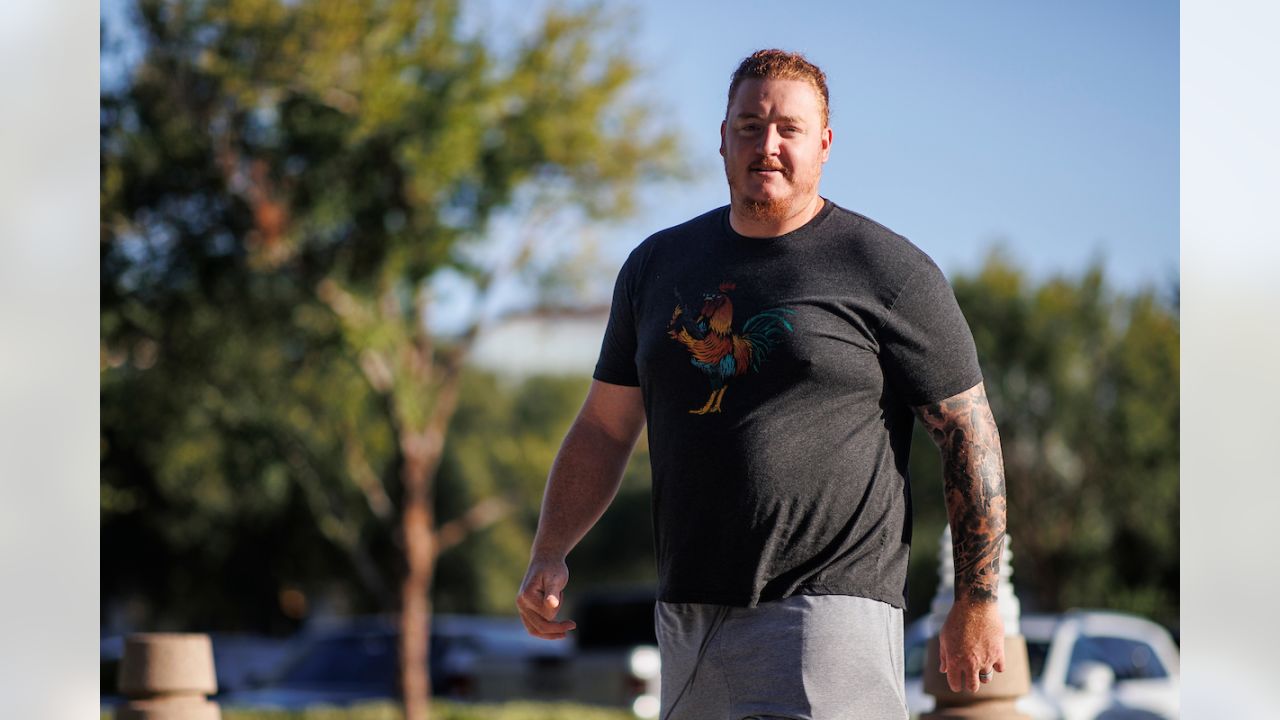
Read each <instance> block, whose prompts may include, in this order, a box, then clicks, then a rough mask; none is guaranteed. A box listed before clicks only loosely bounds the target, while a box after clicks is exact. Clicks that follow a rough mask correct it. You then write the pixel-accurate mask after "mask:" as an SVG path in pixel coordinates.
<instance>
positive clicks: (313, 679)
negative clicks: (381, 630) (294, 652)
mask: <svg viewBox="0 0 1280 720" xmlns="http://www.w3.org/2000/svg"><path fill="white" fill-rule="evenodd" d="M396 663H397V654H396V642H395V637H394V636H392V635H361V636H351V635H348V636H344V637H332V638H323V639H320V640H318V641H316V642H315V643H314V644H313V645H311V646H310V647H309V648H308V650H307V652H306V653H305V654H303V655H302V656H301V657H300V658H298V660H297V661H296V662H295V663H294V664H293V665H292V666H291V667H290V668H289V669H288V671H287V672H286V673H285V674H284V677H283V678H282V679H281V680H282V682H281V684H283V685H287V686H293V687H299V686H325V687H342V686H359V687H369V686H382V685H385V686H386V687H387V688H388V689H389V690H394V688H395V683H396Z"/></svg>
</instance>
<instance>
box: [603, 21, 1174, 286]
mask: <svg viewBox="0 0 1280 720" xmlns="http://www.w3.org/2000/svg"><path fill="white" fill-rule="evenodd" d="M636 19H637V20H638V26H637V28H636V34H635V38H634V39H635V44H636V48H637V50H639V52H640V55H641V57H642V58H643V59H644V60H645V62H646V63H647V64H648V66H649V67H650V69H651V74H650V77H649V79H648V81H647V82H648V85H649V86H650V87H652V88H653V92H654V96H655V97H656V99H657V102H659V103H661V104H662V105H663V106H664V107H665V108H666V109H667V110H669V112H670V113H672V116H673V118H674V119H675V120H676V122H677V123H678V127H680V128H681V132H682V134H683V136H684V140H685V141H686V144H687V146H688V147H689V148H690V160H691V161H692V163H693V164H694V165H695V166H696V167H698V168H699V169H705V172H704V173H703V174H702V176H701V177H700V179H699V181H698V182H696V183H694V184H692V185H690V186H685V187H680V188H674V189H667V190H663V191H657V192H654V193H651V194H650V200H651V202H650V203H649V205H648V206H647V207H646V210H645V213H644V216H643V217H642V218H638V219H637V220H636V221H633V222H631V223H628V224H627V225H626V226H625V227H624V228H622V229H621V230H620V232H619V235H618V236H617V237H614V238H611V239H610V241H609V243H610V247H611V249H613V248H615V246H617V247H625V248H627V249H629V248H630V247H631V246H634V245H635V244H636V243H638V242H639V241H640V240H642V239H643V238H644V236H645V235H647V234H648V233H649V232H652V231H653V230H656V229H660V228H662V227H666V226H668V225H671V224H675V223H678V222H681V221H683V220H685V219H687V218H689V217H692V216H693V215H696V214H698V213H700V212H703V211H705V210H707V209H709V208H712V207H715V206H718V205H723V204H725V203H726V202H727V201H728V191H727V189H726V187H725V183H724V178H723V175H722V171H721V169H720V168H721V166H720V159H719V156H718V155H717V152H716V150H717V146H718V135H717V132H718V127H719V122H720V120H721V119H722V118H723V113H724V101H725V97H724V96H725V90H726V87H727V84H728V82H727V81H728V77H729V75H730V73H731V72H732V70H733V68H734V67H735V66H736V64H737V62H738V61H739V60H740V59H741V58H742V57H743V56H745V55H747V54H748V53H750V52H751V51H752V50H754V49H757V48H761V47H781V48H785V49H789V50H798V51H801V52H803V53H805V54H806V55H807V56H808V57H809V58H810V59H811V60H813V61H814V62H816V63H817V64H818V65H819V66H821V67H822V68H823V69H824V70H825V72H826V73H827V76H828V81H829V85H830V90H831V97H832V100H831V104H832V119H831V122H832V127H833V129H834V132H835V143H834V146H833V151H832V156H831V160H830V161H829V162H828V163H827V166H826V170H825V172H824V175H823V182H822V194H823V195H825V196H826V197H829V198H831V199H832V200H834V201H836V202H838V203H840V204H841V205H843V206H845V207H848V208H850V209H853V210H857V211H859V212H862V213H863V214H866V215H869V216H870V217H872V218H874V219H876V220H879V221H880V222H882V223H884V224H886V225H888V226H889V227H891V228H893V229H894V230H896V231H898V232H900V233H902V234H904V235H906V236H907V237H908V238H910V239H911V240H912V241H913V242H915V243H916V244H917V245H919V246H920V247H922V248H923V249H924V250H925V251H926V252H928V253H929V254H930V255H932V256H933V257H934V259H935V260H936V261H937V262H938V263H939V264H940V265H941V266H942V268H943V269H944V270H945V271H947V272H948V273H954V272H956V271H963V270H968V269H972V268H975V267H977V266H978V265H979V264H980V263H981V261H982V259H983V258H984V257H985V255H986V253H987V251H988V249H989V248H990V247H992V245H993V244H996V243H1000V244H1002V245H1003V246H1004V247H1005V248H1006V249H1007V251H1008V252H1009V254H1011V255H1012V257H1013V258H1014V260H1015V261H1016V262H1017V263H1018V264H1019V265H1021V266H1022V267H1025V268H1027V269H1028V270H1029V271H1031V272H1032V273H1033V274H1034V275H1035V276H1037V277H1044V276H1047V275H1050V274H1056V273H1062V272H1065V273H1076V272H1079V271H1080V270H1081V269H1083V268H1084V267H1086V266H1087V265H1088V264H1089V263H1090V262H1091V261H1093V260H1095V259H1100V260H1101V262H1102V263H1103V264H1104V267H1105V269H1106V273H1107V277H1108V279H1109V280H1110V281H1111V282H1112V283H1113V285H1115V286H1116V287H1118V288H1120V289H1125V290H1132V289H1136V288H1137V287H1140V286H1143V285H1148V284H1155V285H1157V286H1162V287H1163V286H1167V285H1168V284H1170V283H1171V282H1172V281H1173V280H1175V279H1176V278H1177V275H1178V109H1179V108H1178V5H1177V3H1175V2H1163V1H1159V2H1158V1H1153V0H1132V1H1129V2H1096V1H1085V2H1072V3H1049V2H1037V3H1026V2H1012V1H981V2H964V3H959V2H911V3H904V2H898V3H889V2H842V3H837V2H830V3H825V2H824V3H798V4H790V5H786V4H783V5H780V4H778V3H763V2H748V1H744V2H733V3H727V2H702V3H694V2H670V1H667V0H663V1H660V2H649V3H645V4H644V5H643V6H642V7H639V8H638V9H637V12H636ZM614 251H616V250H614Z"/></svg>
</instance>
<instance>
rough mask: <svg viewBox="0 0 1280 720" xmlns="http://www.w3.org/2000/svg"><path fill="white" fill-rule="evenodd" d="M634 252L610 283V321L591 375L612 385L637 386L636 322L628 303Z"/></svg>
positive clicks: (629, 301) (638, 379)
mask: <svg viewBox="0 0 1280 720" xmlns="http://www.w3.org/2000/svg"><path fill="white" fill-rule="evenodd" d="M635 260H636V256H635V253H632V255H631V257H629V258H627V262H625V263H623V265H622V269H621V270H619V271H618V279H617V280H616V281H615V282H614V284H613V301H612V302H611V303H610V305H609V324H608V325H607V326H606V327H605V329H604V340H603V341H602V342H601V343H600V358H599V359H598V360H597V361H596V370H595V372H594V373H592V377H593V378H595V379H596V380H599V381H601V382H607V383H610V384H611V385H630V386H633V387H635V386H639V385H640V375H639V373H638V372H637V371H636V324H635V316H634V314H633V313H634V309H633V307H632V304H631V287H632V280H633V277H632V275H633V271H634V268H635V265H636V262H635Z"/></svg>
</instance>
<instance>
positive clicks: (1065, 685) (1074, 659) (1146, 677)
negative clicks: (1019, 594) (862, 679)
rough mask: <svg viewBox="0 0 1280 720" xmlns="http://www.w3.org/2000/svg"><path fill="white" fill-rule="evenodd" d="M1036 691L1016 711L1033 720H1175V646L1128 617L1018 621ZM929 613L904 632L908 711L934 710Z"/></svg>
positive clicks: (1156, 628) (1097, 614) (1096, 614)
mask: <svg viewBox="0 0 1280 720" xmlns="http://www.w3.org/2000/svg"><path fill="white" fill-rule="evenodd" d="M1019 622H1020V624H1021V629H1022V635H1023V637H1025V638H1026V640H1027V656H1028V660H1029V662H1030V665H1031V692H1030V693H1029V694H1028V695H1027V696H1026V697H1024V698H1022V699H1021V700H1019V701H1018V709H1019V710H1020V711H1022V712H1024V713H1026V714H1027V715H1030V716H1031V717H1032V718H1034V719H1035V720H1177V718H1178V715H1179V699H1178V675H1179V670H1178V646H1177V645H1176V644H1175V643H1174V641H1173V638H1172V637H1171V636H1170V635H1169V632H1168V631H1167V630H1165V629H1164V628H1163V627H1161V626H1160V625H1157V624H1156V623H1153V622H1151V621H1150V620H1146V619H1143V618H1140V617H1137V616H1135V615H1129V614H1126V613H1118V612H1110V611H1097V610H1073V611H1070V612H1067V613H1063V614H1060V615H1058V614H1055V615H1042V614H1024V615H1023V616H1022V617H1021V619H1020V621H1019ZM931 630H932V628H931V627H930V626H929V618H928V616H925V617H924V618H921V619H920V620H917V621H916V622H914V623H912V625H911V626H910V627H909V628H908V629H907V635H906V655H905V661H906V671H907V706H908V708H909V709H910V711H911V716H912V717H913V718H916V717H918V716H919V715H920V714H921V713H925V712H929V711H930V710H932V709H933V698H932V697H930V696H929V695H926V694H925V693H924V687H923V680H922V672H923V665H924V656H925V644H926V643H927V642H928V640H929V637H930V632H931Z"/></svg>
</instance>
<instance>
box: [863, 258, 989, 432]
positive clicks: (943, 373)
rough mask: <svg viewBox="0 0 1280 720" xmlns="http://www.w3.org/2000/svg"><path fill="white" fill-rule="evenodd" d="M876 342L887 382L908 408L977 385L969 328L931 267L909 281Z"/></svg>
mask: <svg viewBox="0 0 1280 720" xmlns="http://www.w3.org/2000/svg"><path fill="white" fill-rule="evenodd" d="M879 340H880V350H881V358H882V360H883V363H884V366H885V372H886V375H887V376H888V378H889V382H890V383H892V385H893V386H894V388H895V389H897V391H898V392H899V393H900V394H901V395H902V396H903V398H904V399H905V400H906V402H907V404H909V405H911V406H913V407H914V406H918V405H928V404H930V403H935V402H938V401H939V400H945V399H946V398H949V397H951V396H952V395H956V394H958V393H961V392H964V391H965V390H968V389H969V388H971V387H973V386H974V385H977V384H978V383H979V382H981V381H982V370H981V368H980V367H978V351H977V348H976V347H974V344H973V334H972V333H971V332H970V331H969V324H968V323H967V322H965V319H964V314H963V313H961V312H960V305H959V303H957V302H956V296H955V293H954V292H952V290H951V286H950V285H949V284H948V283H947V279H946V278H945V277H944V276H943V274H942V271H941V270H939V269H938V267H937V266H936V265H934V264H933V263H932V262H927V263H926V264H925V265H924V266H922V267H921V268H920V269H918V270H916V271H915V273H914V274H912V275H911V277H910V278H908V280H907V283H906V285H905V286H904V287H903V288H902V290H901V291H900V292H899V293H898V297H897V299H896V300H895V301H894V303H893V305H892V306H891V307H890V308H889V313H888V316H887V317H886V319H885V322H884V325H883V326H882V327H881V329H880V333H879Z"/></svg>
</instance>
